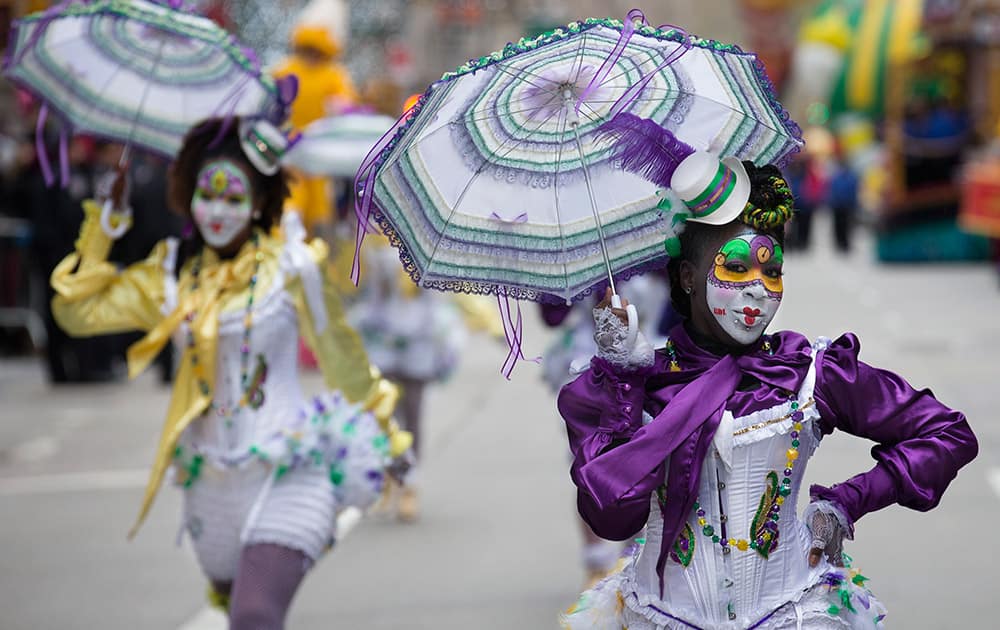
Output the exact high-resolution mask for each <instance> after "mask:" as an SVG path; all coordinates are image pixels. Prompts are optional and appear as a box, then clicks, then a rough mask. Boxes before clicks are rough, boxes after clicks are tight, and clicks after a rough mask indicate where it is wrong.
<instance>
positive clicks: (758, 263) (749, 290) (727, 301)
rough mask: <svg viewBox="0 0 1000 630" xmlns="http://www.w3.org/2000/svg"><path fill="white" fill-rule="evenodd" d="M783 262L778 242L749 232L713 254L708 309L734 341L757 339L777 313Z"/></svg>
mask: <svg viewBox="0 0 1000 630" xmlns="http://www.w3.org/2000/svg"><path fill="white" fill-rule="evenodd" d="M783 262H784V252H782V250H781V245H779V244H778V242H777V241H776V240H774V238H772V237H770V236H766V235H760V234H754V233H753V232H748V233H746V234H741V235H740V236H737V237H736V238H733V239H731V240H729V241H727V242H726V243H725V244H724V245H723V246H722V247H721V248H719V251H718V253H716V255H715V261H714V264H713V265H712V268H711V269H710V270H709V272H708V282H707V284H708V286H707V290H706V293H705V295H706V297H707V298H708V308H709V309H711V311H712V315H713V316H715V318H716V320H717V321H718V322H719V325H720V326H722V329H723V330H724V331H725V332H726V334H728V335H729V336H730V337H732V338H733V339H734V340H735V341H736V342H737V343H739V344H741V345H749V344H752V343H754V342H755V341H757V340H758V339H760V336H761V335H763V334H764V330H765V329H766V328H767V326H768V324H770V323H771V320H772V319H774V315H775V313H777V312H778V307H779V306H780V305H781V296H782V293H783V291H784V287H783V285H782V282H781V265H782V263H783Z"/></svg>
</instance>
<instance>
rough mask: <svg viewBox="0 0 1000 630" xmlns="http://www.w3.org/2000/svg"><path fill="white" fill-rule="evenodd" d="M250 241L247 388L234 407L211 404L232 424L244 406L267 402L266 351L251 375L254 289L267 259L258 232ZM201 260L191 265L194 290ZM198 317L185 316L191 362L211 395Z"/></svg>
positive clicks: (243, 375)
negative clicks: (198, 339) (201, 355)
mask: <svg viewBox="0 0 1000 630" xmlns="http://www.w3.org/2000/svg"><path fill="white" fill-rule="evenodd" d="M250 242H251V243H252V244H253V247H254V257H253V259H254V267H253V273H252V274H251V275H250V283H249V286H248V288H247V305H246V312H245V313H244V316H243V340H242V342H241V344H240V386H241V388H242V389H243V394H242V395H241V396H240V400H239V402H238V403H237V405H236V406H235V407H234V408H232V409H230V408H229V407H226V406H225V405H216V404H215V402H214V401H213V402H212V404H211V407H212V409H213V410H214V411H215V413H216V414H218V415H219V416H222V417H224V418H226V419H227V424H228V425H231V424H232V418H233V416H235V415H237V414H239V412H240V411H241V410H242V409H243V408H244V407H247V406H249V407H251V408H252V409H259V408H260V407H261V406H262V405H263V404H264V392H263V390H262V389H261V385H263V383H264V381H265V380H266V378H267V363H266V361H265V359H264V355H262V354H258V355H257V368H256V369H255V370H254V375H253V378H251V377H250V332H251V330H252V329H253V301H254V292H255V289H256V287H257V276H258V272H259V271H260V263H261V260H262V259H263V255H262V254H261V253H260V238H259V236H258V234H257V232H253V233H252V234H251V235H250ZM201 264H202V256H201V255H199V256H198V258H196V259H195V261H194V263H193V265H192V268H191V276H192V282H191V292H192V293H193V292H195V291H197V290H198V286H199V285H198V277H199V274H200V273H201ZM194 318H195V313H194V312H191V313H188V314H187V317H186V318H185V319H186V321H187V324H188V329H187V346H188V354H189V355H190V356H191V366H192V368H193V369H194V374H195V378H196V379H197V381H198V389H199V390H200V391H201V393H202V394H203V395H205V396H207V395H209V394H210V393H211V388H210V387H209V386H208V382H207V381H206V380H205V373H204V367H203V366H202V364H201V363H200V362H199V360H198V352H197V350H196V345H195V339H194V332H193V331H192V326H191V323H192V322H193V321H194Z"/></svg>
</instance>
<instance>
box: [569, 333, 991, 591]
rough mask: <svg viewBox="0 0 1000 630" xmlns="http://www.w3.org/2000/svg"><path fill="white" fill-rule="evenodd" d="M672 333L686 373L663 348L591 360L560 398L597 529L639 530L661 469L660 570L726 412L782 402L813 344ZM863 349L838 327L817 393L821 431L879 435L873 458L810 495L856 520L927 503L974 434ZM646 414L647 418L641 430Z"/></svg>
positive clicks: (604, 532) (585, 506)
mask: <svg viewBox="0 0 1000 630" xmlns="http://www.w3.org/2000/svg"><path fill="white" fill-rule="evenodd" d="M670 338H671V340H672V341H673V342H674V347H675V351H676V356H677V361H678V363H679V364H680V366H681V371H679V372H671V371H669V369H668V365H669V361H670V360H669V358H668V356H667V355H666V354H664V353H663V352H662V351H659V352H657V353H656V359H655V362H654V364H653V365H652V366H650V367H648V368H640V369H636V370H631V371H626V370H624V369H621V368H618V367H616V366H613V365H611V364H610V363H608V362H607V361H604V360H603V359H601V358H598V357H594V359H593V360H592V361H591V368H590V369H589V370H588V371H586V372H584V373H583V374H581V375H580V377H579V378H577V379H576V380H575V381H574V382H572V383H570V384H568V385H566V386H565V387H564V388H563V389H562V391H561V392H560V394H559V412H560V413H561V414H562V416H563V419H564V420H565V421H566V427H567V430H568V433H569V442H570V448H571V449H572V452H573V455H574V461H573V465H572V468H571V471H570V474H571V476H572V478H573V482H574V483H575V484H576V486H577V488H578V493H577V504H578V507H579V510H580V514H581V516H583V518H584V520H585V521H587V523H588V524H589V525H590V527H591V529H593V530H594V532H595V533H596V534H597V535H599V536H602V537H604V538H608V539H611V540H625V539H628V538H630V537H632V536H634V535H635V534H636V533H638V532H639V531H640V530H641V529H642V528H643V526H644V525H645V524H646V521H647V519H648V516H649V509H650V494H651V493H652V492H654V491H655V490H656V488H657V486H659V485H660V484H662V483H663V482H664V478H665V477H666V496H667V502H666V506H665V507H664V508H663V509H664V513H663V529H664V531H663V539H662V540H663V549H662V550H661V552H660V558H659V562H658V568H659V569H660V573H661V575H662V572H663V566H664V563H665V562H666V558H667V549H668V547H669V545H670V544H672V543H673V541H674V540H675V539H676V537H677V535H678V533H679V532H680V530H681V528H682V527H683V525H684V522H685V521H686V519H687V516H688V515H689V514H690V511H691V509H692V506H693V504H694V501H695V500H696V495H697V489H698V477H699V475H700V472H701V464H702V460H703V459H704V457H705V455H706V453H707V452H708V449H709V448H710V446H711V443H712V438H713V436H714V435H715V430H716V429H717V428H718V425H719V421H720V419H721V416H722V413H723V411H724V410H729V411H730V412H731V413H732V414H733V415H734V416H736V417H740V416H744V415H747V414H749V413H752V412H754V411H757V410H760V409H765V408H769V407H774V406H777V405H779V404H781V403H782V402H785V401H787V399H788V396H789V393H791V392H795V391H798V389H799V386H800V385H801V384H802V381H803V379H804V378H805V376H806V373H807V372H808V370H809V365H810V363H811V361H812V352H813V350H812V347H811V344H810V343H809V341H808V340H807V339H806V338H805V337H804V336H802V335H800V334H798V333H794V332H788V331H783V332H779V333H776V334H774V335H770V336H768V337H766V338H765V339H766V340H767V341H769V343H770V346H771V348H770V352H769V351H766V350H764V348H763V343H764V339H762V340H761V342H760V343H758V344H757V345H756V346H755V347H754V348H753V349H752V350H750V351H748V352H747V353H746V354H742V355H734V354H726V355H716V354H712V353H711V352H709V351H707V350H705V349H703V348H702V347H700V346H699V345H697V344H696V343H695V342H694V341H693V340H692V339H691V336H690V335H689V334H688V332H687V331H686V329H685V327H684V325H683V324H681V325H678V326H676V327H674V328H673V329H672V330H671V331H670ZM860 349H861V346H860V343H859V342H858V339H857V337H855V336H854V335H853V334H845V335H843V336H842V337H840V338H839V339H837V340H836V341H834V342H833V343H831V344H830V345H829V347H827V348H826V349H824V350H820V351H819V352H820V354H819V356H818V357H817V359H816V368H817V369H816V387H815V391H814V394H813V396H814V398H815V400H816V405H817V410H818V411H819V413H820V416H821V419H820V421H819V423H820V424H819V427H820V429H821V430H822V432H823V433H824V434H828V433H831V432H832V431H833V430H834V429H840V430H842V431H847V432H848V433H850V434H852V435H857V436H859V437H864V438H868V439H870V440H873V441H875V442H876V443H877V445H876V446H875V447H873V448H872V451H871V452H872V457H874V459H875V461H876V463H875V466H874V468H872V469H871V470H869V471H867V472H863V473H861V474H859V475H855V476H854V477H851V478H850V479H848V480H847V481H844V482H842V483H839V484H834V485H833V486H831V487H824V486H819V485H814V486H812V487H811V488H810V494H811V496H812V498H813V499H825V500H828V501H832V502H834V503H836V504H838V505H839V506H840V507H841V508H842V511H843V512H844V514H845V515H846V516H847V517H848V518H850V519H851V522H852V523H853V522H854V521H856V520H857V519H859V518H861V517H862V516H864V515H865V514H867V513H868V512H874V511H875V510H879V509H882V508H884V507H886V506H887V505H891V504H893V503H899V504H900V505H904V506H906V507H909V508H913V509H916V510H922V511H923V510H929V509H931V508H933V507H934V506H935V505H937V503H938V501H940V499H941V495H942V494H943V493H944V490H945V488H947V487H948V484H949V483H950V482H951V480H952V479H954V478H955V476H956V474H957V473H958V470H959V468H961V467H962V466H964V465H965V464H967V463H968V462H970V461H971V460H972V459H973V458H974V457H975V456H976V453H977V452H978V444H977V442H976V438H975V435H973V433H972V429H971V428H970V427H969V424H968V422H967V421H966V419H965V416H964V415H963V414H962V413H960V412H958V411H955V410H953V409H949V408H948V407H946V406H944V405H943V404H941V403H940V402H938V401H937V400H936V399H935V398H934V396H933V394H932V393H931V392H930V390H927V389H924V390H919V391H918V390H915V389H913V387H911V386H910V385H909V384H908V383H907V382H906V381H904V380H903V379H902V378H900V377H899V376H897V375H896V374H893V373H892V372H888V371H886V370H880V369H878V368H874V367H871V366H870V365H867V364H865V363H863V362H861V361H859V360H858V353H859V351H860ZM643 411H646V412H648V413H649V414H650V415H651V416H653V421H652V422H650V423H649V424H647V425H645V426H643V424H642V412H643ZM668 457H669V465H668V464H667V458H668Z"/></svg>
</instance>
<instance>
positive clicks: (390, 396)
mask: <svg viewBox="0 0 1000 630" xmlns="http://www.w3.org/2000/svg"><path fill="white" fill-rule="evenodd" d="M84 211H85V215H86V218H85V221H84V225H83V227H82V228H81V233H80V238H79V239H78V241H77V243H76V251H75V252H73V253H71V254H70V255H69V256H67V257H66V258H65V259H64V260H63V261H62V262H61V263H60V264H59V265H58V266H57V267H56V269H55V271H54V272H53V274H52V279H51V280H52V286H53V288H54V289H55V291H56V294H57V295H56V297H55V298H54V299H53V302H52V312H53V315H54V316H55V319H56V321H57V322H58V323H59V325H60V326H61V327H62V328H63V329H64V330H66V331H67V332H68V333H70V334H72V335H78V336H88V335H98V334H107V333H116V332H124V331H132V330H141V331H144V332H146V333H147V334H146V336H145V337H144V338H143V339H142V340H140V341H139V342H137V343H136V344H134V345H133V346H132V347H131V348H129V352H128V360H129V373H130V375H131V376H135V375H137V374H138V373H140V372H141V371H142V370H143V369H144V368H145V367H146V366H147V365H148V364H149V363H150V362H151V361H152V359H153V358H154V357H155V356H156V354H157V353H158V352H159V351H160V350H161V349H162V348H163V347H164V345H165V344H166V343H167V341H168V339H169V338H170V337H171V335H172V334H176V333H177V332H179V331H180V330H182V327H181V326H182V324H183V323H184V322H185V321H188V320H190V321H189V326H190V330H191V331H192V333H193V340H194V344H193V347H190V348H189V347H186V348H185V349H184V352H183V356H182V358H181V360H180V362H179V368H178V372H177V375H176V380H175V385H174V389H173V394H172V398H171V401H170V407H169V411H168V413H167V418H166V421H165V423H164V425H163V430H162V434H161V437H160V442H159V446H158V448H157V451H156V458H155V460H154V462H153V467H152V471H151V474H150V478H149V483H148V485H147V487H146V493H145V497H144V499H143V503H142V507H141V510H140V513H139V517H138V519H137V522H136V524H135V526H134V528H133V530H132V531H133V533H134V532H135V530H136V529H137V528H138V527H139V525H140V524H141V523H142V521H143V519H144V518H145V516H146V514H147V513H148V511H149V508H150V506H151V505H152V502H153V499H154V497H155V495H156V493H157V491H158V489H159V487H160V485H161V482H162V480H163V477H164V473H165V472H166V470H167V468H168V466H170V464H171V461H172V459H173V458H174V457H175V452H176V449H177V447H178V440H179V439H180V437H181V435H182V434H183V433H184V431H185V429H187V428H188V427H189V426H191V425H192V424H193V423H196V422H198V421H199V419H201V418H205V417H207V416H208V414H207V412H208V410H209V408H210V406H211V405H212V404H213V399H214V397H215V395H216V394H217V391H216V383H215V378H216V364H217V361H221V360H223V358H225V359H226V360H229V361H231V360H232V357H228V356H227V357H220V356H217V345H218V341H219V326H220V317H223V318H224V317H226V316H227V315H232V314H234V313H235V314H237V316H238V317H239V316H242V314H243V313H244V311H245V310H246V308H247V302H248V297H249V295H250V294H249V291H255V292H256V293H255V295H256V297H257V298H262V296H266V295H271V294H273V292H274V291H283V292H284V293H282V295H281V298H282V299H285V300H288V301H290V303H292V304H294V311H295V314H296V315H297V319H298V322H299V326H298V328H299V332H300V333H301V334H302V335H303V337H304V338H305V340H306V342H307V344H308V345H309V346H310V348H311V349H312V350H313V352H314V353H315V355H316V357H317V359H318V361H319V364H320V368H321V370H322V373H323V377H324V380H325V381H326V384H327V386H329V387H330V388H331V389H336V390H339V391H340V392H342V393H343V395H344V397H345V398H346V399H347V400H348V401H349V402H351V403H359V404H361V405H362V406H363V408H364V409H365V410H368V411H371V412H372V414H373V415H374V416H375V417H376V418H377V419H378V421H379V424H380V425H381V427H382V429H383V430H384V431H385V432H386V433H387V434H388V435H389V445H388V451H389V454H390V455H391V456H398V455H400V454H401V453H403V452H404V451H405V450H406V449H407V448H409V446H410V442H411V438H410V436H409V434H407V433H406V432H402V431H398V430H397V428H396V427H395V423H394V422H393V421H392V420H391V418H390V416H391V414H392V412H393V408H394V406H395V401H396V399H397V397H398V393H397V391H396V388H395V386H393V385H392V384H391V383H389V382H388V381H386V380H384V379H382V378H381V376H380V374H379V372H378V369H377V368H375V367H373V366H371V365H370V364H369V361H368V357H367V355H366V353H365V350H364V348H363V346H362V345H361V340H360V338H359V337H358V335H357V333H355V331H354V330H353V329H352V328H351V327H350V326H349V325H348V324H347V321H346V319H345V315H344V310H343V307H342V305H341V302H340V299H339V297H338V296H337V293H336V291H335V290H334V289H333V286H332V284H331V283H330V281H329V279H328V278H327V274H326V273H325V272H324V271H323V270H324V269H325V268H326V267H327V265H325V264H323V263H324V261H325V260H326V257H327V249H326V246H325V245H324V244H323V243H322V241H319V240H315V241H312V242H309V243H305V242H304V241H301V240H300V241H299V242H296V243H289V242H287V241H286V239H285V238H281V237H277V238H276V237H272V236H269V235H267V234H264V233H263V232H261V231H258V232H257V235H256V240H257V245H256V246H254V245H253V243H252V242H251V241H247V243H246V244H245V245H244V246H243V247H242V248H241V249H240V251H239V253H238V254H237V255H236V256H235V257H234V258H233V259H231V260H220V259H219V258H218V256H216V255H215V253H214V252H213V251H212V250H211V249H209V248H207V247H206V248H205V249H204V252H203V253H202V254H201V257H200V258H201V262H200V270H199V272H198V275H197V278H195V276H194V274H193V273H192V266H193V261H188V263H187V264H186V265H185V266H184V267H183V268H182V269H181V270H180V273H179V274H178V277H177V279H176V280H175V279H174V274H173V262H172V261H173V260H174V257H175V254H176V251H175V249H176V245H175V244H172V243H171V242H170V241H163V242H161V243H159V244H158V245H157V246H156V247H155V248H154V249H153V251H152V253H151V254H150V255H149V257H148V258H147V259H146V260H144V261H142V262H139V263H136V264H134V265H132V266H130V267H128V268H127V269H125V270H123V271H119V270H118V269H116V268H115V266H114V265H113V264H111V263H109V262H108V261H107V256H108V252H109V251H110V249H111V244H112V241H111V239H110V238H109V237H108V236H107V235H106V234H105V233H104V231H103V230H102V228H101V226H100V220H99V217H100V208H99V207H98V206H97V204H95V203H94V202H85V203H84ZM298 229H299V230H301V227H299V228H298ZM296 256H298V258H299V260H298V261H297V262H295V263H294V264H292V263H289V262H288V259H289V258H295V257H296ZM196 258H197V257H196ZM306 259H308V260H306ZM289 265H293V267H294V269H298V270H301V273H297V274H295V273H289V271H288V269H289ZM255 270H256V287H255V288H251V286H250V285H251V277H252V276H253V275H254V272H255ZM276 282H281V283H282V286H276V285H275V283H276ZM171 296H173V297H172V298H171ZM171 301H175V302H176V303H175V304H171V303H170V302H171ZM254 316H255V317H257V315H254ZM323 319H325V320H326V321H325V322H324V321H321V320H323ZM192 354H194V355H195V357H194V358H195V359H196V360H194V361H193V360H192V358H193V357H192ZM273 376H274V377H275V378H274V379H272V380H277V379H278V378H281V377H283V376H282V375H273ZM288 378H295V377H294V375H293V376H291V377H288ZM248 413H249V412H248Z"/></svg>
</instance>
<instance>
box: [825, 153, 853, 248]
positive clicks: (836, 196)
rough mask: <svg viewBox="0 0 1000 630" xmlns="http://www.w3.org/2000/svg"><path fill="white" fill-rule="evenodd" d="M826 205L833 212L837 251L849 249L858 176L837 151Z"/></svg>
mask: <svg viewBox="0 0 1000 630" xmlns="http://www.w3.org/2000/svg"><path fill="white" fill-rule="evenodd" d="M826 202H827V205H829V206H830V212H831V213H832V214H833V235H834V244H835V245H836V247H837V251H838V252H840V253H842V254H846V253H848V252H849V251H851V232H852V229H853V227H854V220H855V216H856V215H857V210H858V176H857V174H856V173H855V172H854V169H852V168H851V166H850V164H848V163H847V160H845V159H844V156H843V152H841V151H838V152H837V155H836V158H835V159H834V162H833V172H832V173H831V175H830V181H829V184H828V186H827V195H826Z"/></svg>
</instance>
